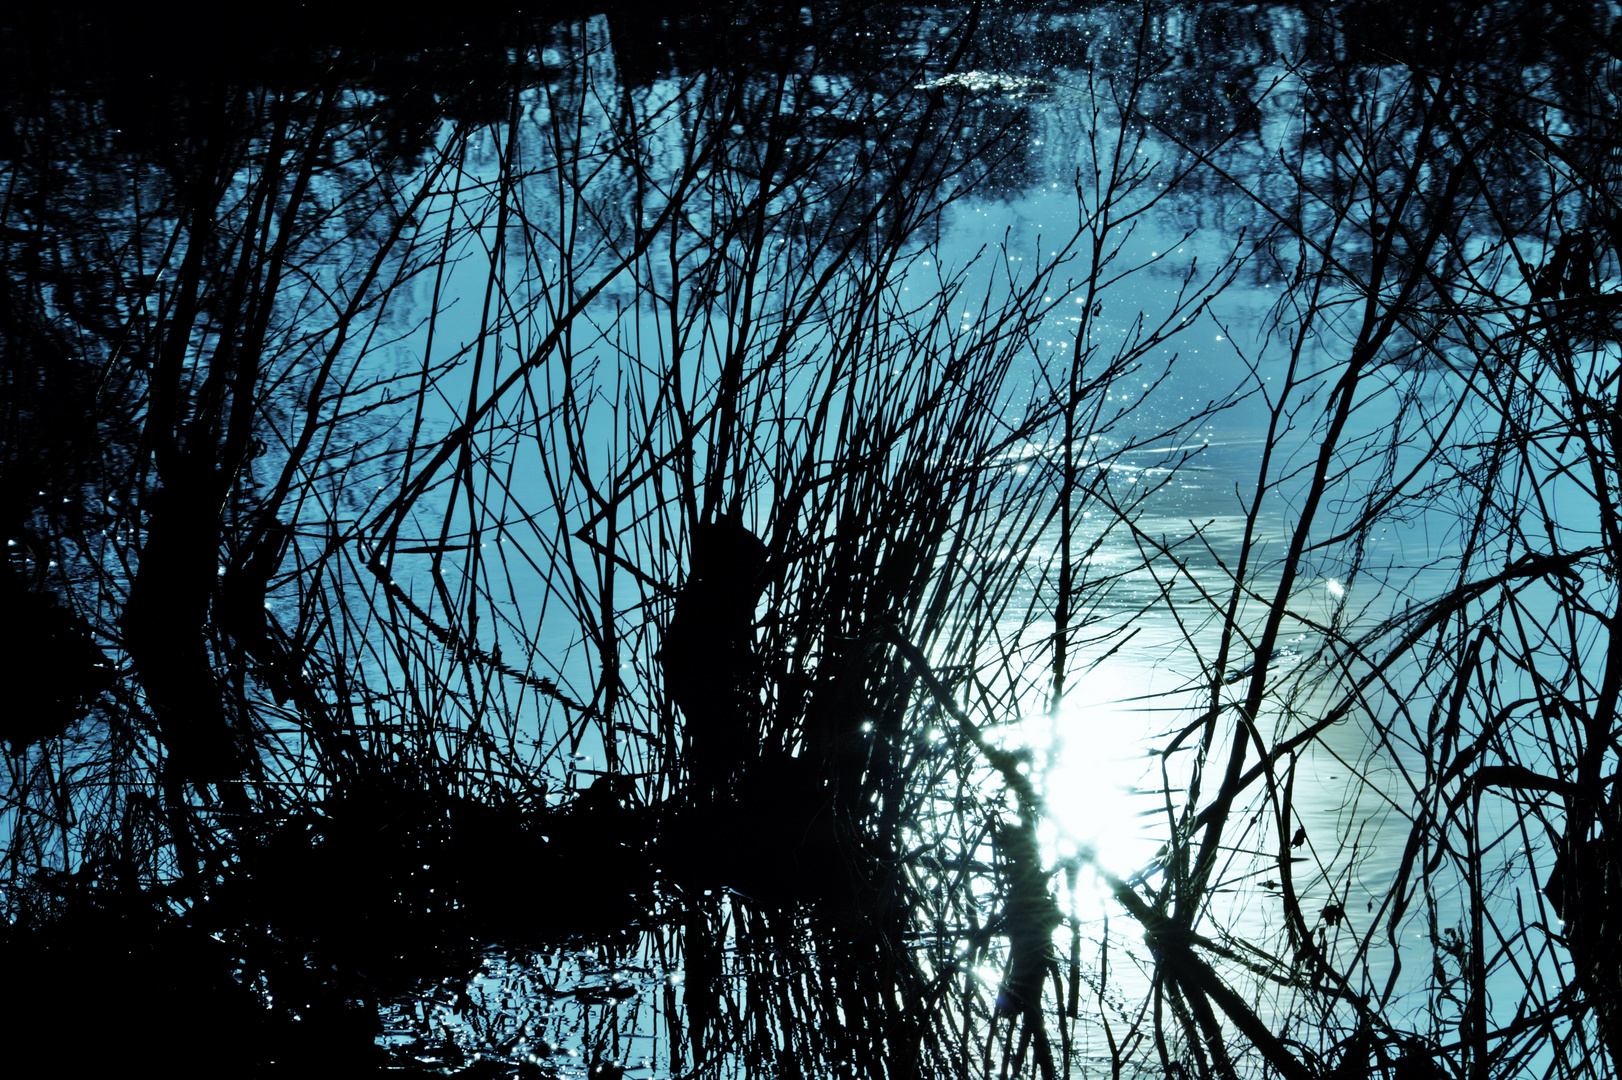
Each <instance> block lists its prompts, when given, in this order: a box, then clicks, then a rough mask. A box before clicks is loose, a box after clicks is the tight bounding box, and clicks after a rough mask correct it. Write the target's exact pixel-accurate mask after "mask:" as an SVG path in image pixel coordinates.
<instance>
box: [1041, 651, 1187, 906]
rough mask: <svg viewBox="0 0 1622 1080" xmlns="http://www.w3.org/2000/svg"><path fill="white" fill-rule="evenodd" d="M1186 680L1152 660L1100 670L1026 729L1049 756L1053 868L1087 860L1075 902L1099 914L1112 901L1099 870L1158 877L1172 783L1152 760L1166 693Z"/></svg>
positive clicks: (1048, 832)
mask: <svg viewBox="0 0 1622 1080" xmlns="http://www.w3.org/2000/svg"><path fill="white" fill-rule="evenodd" d="M1180 682H1181V680H1179V679H1176V678H1175V676H1173V675H1172V674H1171V673H1170V672H1168V671H1166V670H1165V669H1163V668H1157V667H1156V666H1155V665H1153V664H1150V663H1147V662H1142V661H1122V662H1119V663H1115V664H1104V665H1100V666H1099V667H1097V668H1095V669H1093V670H1092V671H1091V672H1089V673H1088V674H1087V675H1086V676H1085V677H1084V678H1082V679H1081V680H1079V681H1078V682H1077V684H1076V685H1075V686H1074V688H1073V689H1071V690H1070V691H1069V692H1068V693H1067V694H1066V697H1065V701H1064V704H1063V705H1062V706H1061V707H1060V709H1059V711H1058V715H1057V717H1054V716H1050V715H1042V716H1038V717H1033V718H1031V719H1029V720H1027V721H1026V723H1025V725H1024V729H1025V730H1024V735H1025V736H1026V739H1027V740H1028V741H1027V743H1026V745H1028V746H1030V747H1031V748H1032V749H1033V751H1036V752H1037V753H1038V754H1039V755H1040V756H1041V757H1044V758H1045V759H1046V768H1045V769H1044V770H1043V776H1042V788H1043V796H1044V798H1045V800H1046V803H1047V810H1048V814H1049V817H1050V821H1049V823H1048V824H1047V825H1046V827H1045V828H1044V830H1043V836H1042V839H1043V841H1044V843H1045V845H1046V846H1047V848H1048V851H1047V855H1048V857H1049V859H1050V860H1051V861H1052V862H1059V861H1067V860H1070V859H1074V858H1076V857H1078V856H1079V857H1080V862H1081V864H1082V866H1083V868H1084V870H1083V873H1082V874H1081V875H1080V878H1079V881H1078V885H1079V886H1080V888H1079V889H1078V896H1077V898H1076V899H1077V901H1078V902H1079V903H1081V904H1083V905H1084V906H1085V905H1086V904H1087V902H1088V899H1089V896H1090V897H1091V898H1092V899H1093V900H1094V901H1096V903H1097V905H1098V906H1099V907H1101V908H1102V907H1104V906H1106V905H1107V903H1108V897H1109V890H1108V888H1107V887H1106V885H1105V883H1104V879H1103V878H1102V877H1101V876H1100V875H1099V874H1098V873H1097V872H1096V871H1097V869H1103V870H1106V871H1108V872H1109V873H1110V874H1112V875H1114V876H1116V877H1118V878H1122V879H1126V880H1131V879H1133V878H1134V877H1136V876H1137V875H1139V874H1145V875H1147V876H1152V873H1153V867H1154V864H1155V857H1156V854H1157V852H1158V851H1159V849H1160V847H1161V845H1162V844H1163V843H1164V842H1165V839H1166V829H1165V815H1164V812H1163V810H1164V806H1165V796H1164V791H1165V788H1166V786H1167V785H1166V780H1165V778H1164V777H1163V776H1162V773H1161V767H1160V758H1159V757H1158V756H1157V755H1154V754H1152V753H1151V748H1152V743H1153V736H1154V734H1155V716H1156V715H1157V714H1158V713H1159V710H1160V709H1162V708H1164V707H1165V706H1166V704H1167V700H1166V699H1165V698H1163V697H1160V696H1159V695H1163V694H1167V693H1170V692H1173V691H1175V690H1176V689H1177V688H1178V685H1179V684H1180ZM1089 867H1091V868H1093V871H1092V872H1087V869H1086V868H1089ZM1076 914H1077V915H1079V916H1082V917H1084V918H1085V917H1089V916H1092V915H1096V914H1098V912H1093V911H1085V910H1082V911H1077V912H1076Z"/></svg>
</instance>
